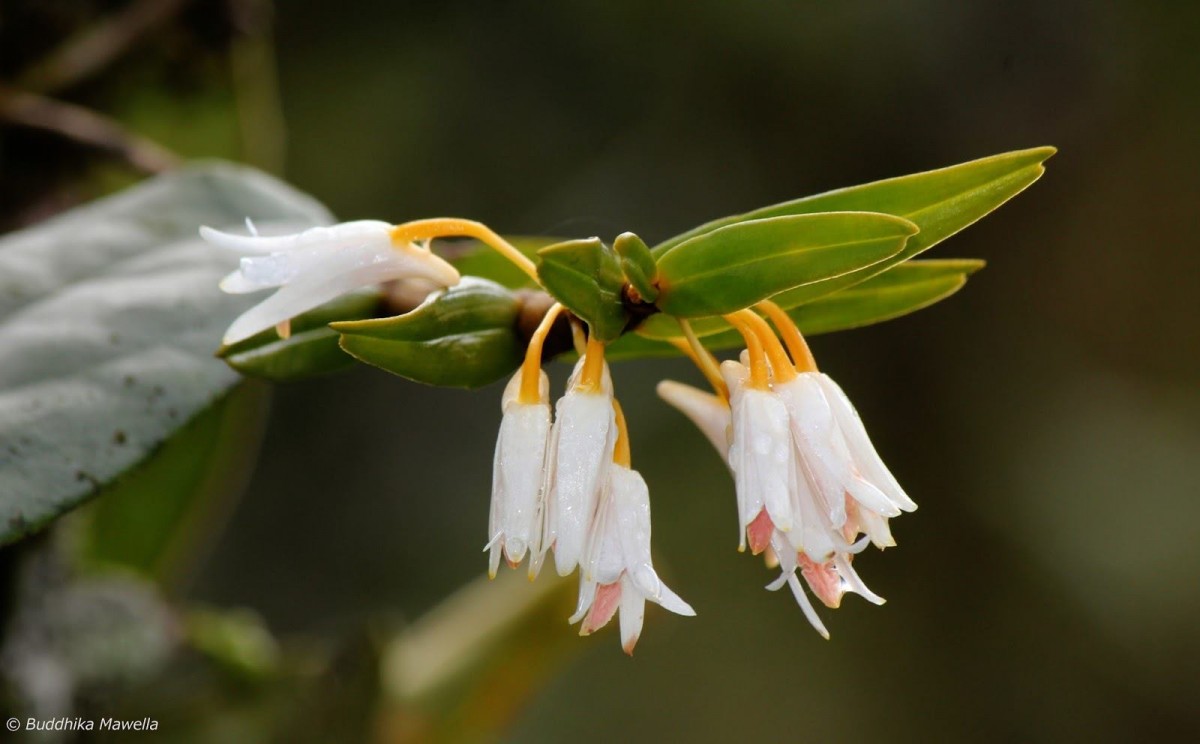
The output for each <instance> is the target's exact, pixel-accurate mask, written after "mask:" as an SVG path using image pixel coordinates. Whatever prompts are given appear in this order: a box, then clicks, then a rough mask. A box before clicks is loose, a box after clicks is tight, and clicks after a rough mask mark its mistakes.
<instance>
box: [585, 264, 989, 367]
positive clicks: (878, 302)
mask: <svg viewBox="0 0 1200 744" xmlns="http://www.w3.org/2000/svg"><path fill="white" fill-rule="evenodd" d="M982 267H983V261H978V260H974V259H939V260H930V261H908V262H906V263H903V264H900V265H899V266H896V267H895V268H892V269H890V270H889V271H886V272H884V273H883V274H880V275H879V276H876V277H873V278H871V279H868V280H867V281H865V282H862V283H861V284H858V285H855V286H854V287H851V288H849V289H844V290H842V291H841V292H837V293H835V294H831V295H827V296H825V297H822V298H821V299H819V300H814V301H813V302H810V303H808V304H806V305H802V306H800V307H796V308H792V309H791V310H789V311H788V315H790V316H791V317H792V319H793V320H794V321H796V325H798V326H799V327H800V330H801V332H803V333H804V334H805V335H809V336H814V335H817V334H821V333H831V332H833V331H843V330H847V329H850V328H860V327H863V326H868V325H873V324H875V323H881V322H883V321H885V320H891V319H893V318H899V317H901V316H903V315H907V314H909V313H912V312H916V311H917V310H920V309H922V308H925V307H929V306H930V305H932V304H934V303H936V302H939V301H941V300H944V299H946V298H947V297H949V296H950V295H952V294H954V293H955V292H957V291H958V290H959V289H960V288H961V287H962V286H963V284H965V283H966V281H967V277H968V276H969V275H971V274H972V273H974V272H976V271H978V270H979V269H980V268H982ZM705 322H707V319H706V321H705ZM720 323H721V324H722V327H718V328H717V330H716V332H715V333H711V334H710V335H707V336H705V338H704V345H705V346H706V347H708V348H709V349H711V350H713V351H720V350H723V349H736V348H739V347H741V346H742V345H743V341H742V337H741V335H740V334H738V333H737V332H736V331H734V330H733V329H731V328H729V325H728V324H726V323H725V322H724V321H720ZM692 325H693V326H695V325H696V323H695V322H693V324H692ZM710 330H711V329H710ZM673 335H674V336H675V337H679V336H680V333H679V326H678V324H676V331H675V334H673ZM678 355H679V351H678V350H677V349H676V348H675V347H674V346H672V345H671V344H668V343H665V342H664V340H662V339H660V338H647V337H645V336H641V335H639V334H637V333H629V334H626V335H625V336H622V337H621V339H620V340H619V341H617V342H616V343H614V344H612V345H610V346H609V347H608V350H607V353H606V357H607V358H608V359H609V360H610V361H614V360H620V359H636V358H640V357H670V356H678Z"/></svg>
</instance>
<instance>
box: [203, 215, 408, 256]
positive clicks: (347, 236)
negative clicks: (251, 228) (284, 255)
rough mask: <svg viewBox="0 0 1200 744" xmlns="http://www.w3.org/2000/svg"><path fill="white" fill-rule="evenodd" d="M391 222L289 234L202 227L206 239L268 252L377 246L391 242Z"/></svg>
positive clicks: (251, 251) (243, 250) (235, 248)
mask: <svg viewBox="0 0 1200 744" xmlns="http://www.w3.org/2000/svg"><path fill="white" fill-rule="evenodd" d="M391 227H392V226H391V225H389V224H388V223H386V222H380V221H378V220H357V221H354V222H343V223H341V224H338V225H332V226H329V227H311V228H309V229H307V230H305V231H303V232H299V233H292V234H289V235H271V236H260V235H234V234H233V233H227V232H221V231H220V230H214V229H213V228H211V227H207V226H205V227H201V228H200V237H201V238H203V239H204V240H205V241H206V242H208V243H210V244H212V245H214V246H217V247H218V248H225V249H227V250H230V251H235V252H237V253H241V254H256V253H257V254H265V253H277V252H279V251H291V250H295V249H297V248H306V247H311V246H316V245H323V246H331V247H341V248H345V247H349V246H352V245H363V244H366V243H371V244H374V245H376V246H380V247H382V246H388V245H390V244H391V235H390V230H391Z"/></svg>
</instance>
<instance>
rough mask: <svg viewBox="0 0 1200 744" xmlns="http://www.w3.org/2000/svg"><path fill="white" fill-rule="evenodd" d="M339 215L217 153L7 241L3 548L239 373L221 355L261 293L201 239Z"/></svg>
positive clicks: (131, 461)
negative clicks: (231, 280)
mask: <svg viewBox="0 0 1200 744" xmlns="http://www.w3.org/2000/svg"><path fill="white" fill-rule="evenodd" d="M247 216H249V217H251V218H254V219H255V220H257V221H259V222H260V223H271V222H275V223H288V224H289V225H290V226H291V227H293V228H302V227H307V226H310V225H312V224H315V223H322V222H328V221H329V214H328V213H327V212H326V211H325V210H324V209H323V208H322V207H321V206H320V205H319V204H317V203H316V202H314V201H313V200H312V199H310V198H309V197H307V196H305V195H303V194H301V193H299V192H297V191H295V190H293V189H291V188H290V187H288V186H286V185H284V184H282V183H280V182H278V181H276V180H274V179H272V178H270V177H268V176H265V175H263V174H261V173H258V172H256V171H253V170H250V169H246V168H240V167H235V166H228V165H206V166H200V167H197V168H191V169H187V170H183V171H179V172H176V173H173V174H170V175H166V176H162V177H159V178H156V179H154V180H151V181H148V182H146V183H145V184H143V185H140V186H138V187H136V188H134V189H131V190H129V191H127V192H124V193H122V194H120V195H118V196H115V197H113V198H110V199H106V200H104V201H101V202H98V203H96V204H93V205H90V206H86V207H83V208H80V209H77V210H75V211H73V212H70V213H68V214H66V215H64V216H62V217H59V218H56V219H54V220H51V221H49V222H46V223H44V224H41V225H38V226H35V227H33V228H30V229H28V230H25V231H22V232H19V233H15V234H13V235H10V236H7V237H5V238H3V239H2V240H0V544H2V543H6V542H10V541H12V540H15V539H17V538H18V537H20V536H21V535H23V534H25V533H28V532H31V531H33V530H35V529H37V528H38V527H40V526H41V525H43V524H45V523H46V522H47V521H49V520H50V519H52V518H53V517H55V516H57V515H59V514H62V513H63V512H65V511H67V510H69V509H71V508H72V507H74V506H76V505H77V504H79V503H81V502H82V501H84V500H85V499H87V498H88V497H90V496H92V495H94V494H95V493H97V492H98V491H99V490H100V489H101V488H102V487H103V486H104V485H105V484H107V483H109V482H110V481H112V480H113V479H114V478H115V477H116V476H118V475H119V474H121V473H123V472H124V471H126V470H128V469H129V468H131V467H133V466H135V465H137V464H138V463H139V462H141V461H142V460H143V459H145V458H146V457H147V456H148V455H150V454H151V453H152V452H154V451H155V450H156V449H157V448H158V447H159V446H160V445H161V444H162V442H163V441H164V440H166V439H167V438H168V437H170V436H171V434H172V433H173V432H175V431H176V430H178V429H179V428H180V427H181V426H183V425H184V424H185V423H187V422H188V421H189V420H191V419H192V417H194V416H195V415H196V414H197V413H199V412H200V411H202V410H204V409H206V408H208V407H209V406H211V405H212V404H213V403H214V402H215V401H216V400H218V399H219V398H220V397H221V396H222V395H224V394H225V393H226V392H227V391H228V390H229V389H230V388H231V387H232V386H233V385H234V384H235V383H236V382H237V380H238V377H237V375H236V374H235V373H234V372H233V371H232V370H230V369H229V368H228V367H227V366H226V365H225V364H224V362H222V361H220V360H219V359H215V358H213V356H212V351H213V349H215V348H216V347H217V345H218V343H219V342H220V338H221V334H222V332H223V331H224V330H225V328H226V326H228V325H229V323H230V321H232V320H233V319H234V318H235V317H237V315H239V314H240V313H241V312H242V311H244V310H245V309H246V308H247V307H249V305H250V304H252V303H253V302H254V301H255V298H254V297H246V296H230V295H225V294H222V293H221V292H220V291H219V290H218V289H217V282H218V281H219V280H220V278H221V276H222V275H223V274H225V273H226V272H228V271H229V270H230V269H231V268H233V264H234V262H233V261H232V260H231V259H230V258H229V257H228V256H225V255H223V254H221V253H220V252H218V251H215V250H213V249H212V248H211V247H210V246H208V245H206V244H204V243H203V242H201V241H200V240H199V239H198V238H197V235H196V230H197V226H199V225H201V224H208V225H213V226H215V227H225V226H231V225H235V224H240V223H241V222H242V220H243V218H245V217H247Z"/></svg>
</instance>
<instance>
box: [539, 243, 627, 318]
mask: <svg viewBox="0 0 1200 744" xmlns="http://www.w3.org/2000/svg"><path fill="white" fill-rule="evenodd" d="M538 277H539V278H541V280H542V284H543V285H544V286H545V288H546V291H547V292H549V293H550V294H551V295H552V296H553V297H554V299H556V300H558V301H559V302H561V303H562V304H563V306H565V307H566V308H567V309H568V310H570V311H571V312H573V313H575V315H577V316H579V317H580V318H582V319H583V320H585V321H586V322H587V324H588V328H589V329H590V330H591V332H592V333H594V334H595V335H596V337H597V338H598V339H599V340H601V341H612V340H614V339H616V338H617V337H618V336H620V335H621V332H622V331H623V330H625V326H626V325H627V324H628V323H629V316H628V314H627V313H626V311H625V306H624V304H623V303H622V301H621V290H622V288H623V287H624V285H625V278H624V276H623V275H622V274H621V267H620V264H619V263H618V262H617V257H616V255H615V254H614V253H613V252H612V251H611V250H609V249H608V248H607V247H606V246H605V245H604V243H602V242H600V239H599V238H589V239H586V240H568V241H566V242H564V243H558V244H556V245H552V246H548V247H546V248H543V249H542V250H540V251H538Z"/></svg>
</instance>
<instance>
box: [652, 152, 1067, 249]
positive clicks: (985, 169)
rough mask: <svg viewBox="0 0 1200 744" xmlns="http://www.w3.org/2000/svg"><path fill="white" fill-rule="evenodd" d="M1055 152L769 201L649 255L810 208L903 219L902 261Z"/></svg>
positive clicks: (1005, 194) (995, 202)
mask: <svg viewBox="0 0 1200 744" xmlns="http://www.w3.org/2000/svg"><path fill="white" fill-rule="evenodd" d="M1055 152H1057V150H1056V149H1055V148H1053V147H1035V148H1032V149H1029V150H1015V151H1013V152H1006V153H1002V154H1000V155H992V156H990V157H986V158H981V159H979V160H972V161H970V162H967V163H960V164H959V165H952V166H950V167H948V168H939V169H937V170H931V171H925V172H923V173H915V174H913V175H909V176H900V177H899V178H889V179H886V180H883V181H875V182H873V183H867V184H863V185H861V186H851V187H849V188H844V189H838V190H836V191H827V192H825V193H823V194H817V195H815V196H806V197H804V198H802V199H796V200H793V201H788V202H783V203H782V204H774V205H772V206H769V207H763V208H761V209H756V210H754V211H752V212H747V213H745V214H740V215H734V216H731V217H724V218H722V219H719V220H714V221H712V222H709V223H707V224H704V225H701V226H699V227H697V228H694V229H692V230H689V231H687V232H685V233H682V234H680V235H676V236H675V237H673V238H670V239H669V240H665V241H663V242H662V243H659V244H658V245H657V246H655V247H654V255H655V256H656V257H661V256H662V255H663V254H665V253H666V252H667V251H670V250H671V249H673V248H675V247H676V246H678V245H680V244H682V243H683V242H685V241H687V240H690V239H692V238H694V237H696V236H697V235H704V234H706V233H710V232H712V231H713V230H716V229H717V228H720V227H724V226H726V225H732V224H735V223H738V222H744V221H746V220H759V219H764V218H767V217H779V216H782V215H794V214H813V213H815V212H843V211H849V212H858V211H865V212H883V213H885V214H893V215H896V216H897V217H903V218H905V219H907V220H909V221H910V222H913V223H915V224H916V225H917V227H919V228H920V229H921V232H920V234H919V235H917V236H915V237H914V238H913V239H912V240H910V241H909V242H908V245H907V246H906V247H905V250H904V254H903V258H900V259H899V260H904V258H911V257H912V256H915V255H916V254H918V253H920V252H921V251H923V250H925V249H927V248H929V247H931V246H933V245H935V244H937V243H939V242H941V241H943V240H945V239H946V238H948V237H950V236H951V235H953V234H954V233H956V232H958V231H959V230H961V229H963V228H964V227H966V226H967V225H970V224H971V223H973V222H975V221H976V220H978V219H979V218H981V217H983V216H984V215H986V214H987V213H988V212H991V211H992V210H993V209H995V208H996V207H999V206H1000V205H1001V204H1003V203H1004V202H1006V201H1008V200H1009V199H1011V198H1012V197H1014V196H1016V195H1017V194H1019V193H1021V192H1022V191H1024V190H1025V188H1026V187H1027V186H1029V185H1030V184H1032V183H1033V182H1034V181H1036V180H1038V179H1039V178H1040V177H1041V175H1042V173H1044V172H1045V168H1044V167H1043V166H1042V163H1044V162H1045V161H1046V160H1047V159H1049V158H1050V156H1051V155H1053V154H1054V153H1055ZM895 263H899V261H895Z"/></svg>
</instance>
